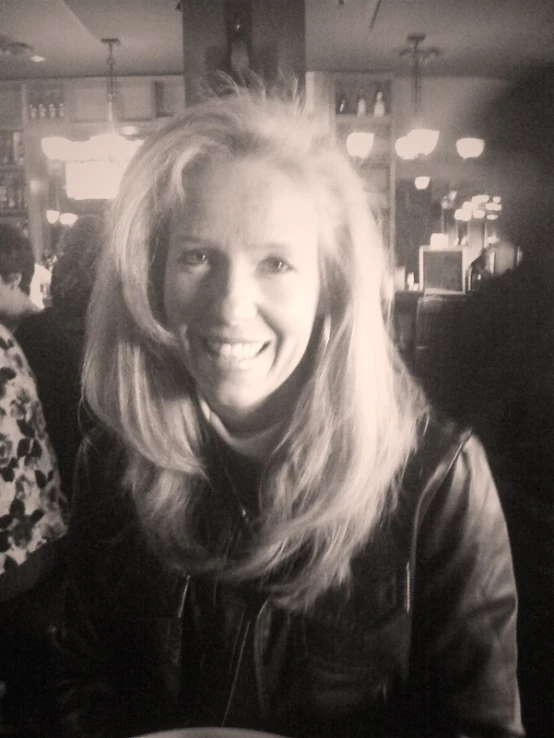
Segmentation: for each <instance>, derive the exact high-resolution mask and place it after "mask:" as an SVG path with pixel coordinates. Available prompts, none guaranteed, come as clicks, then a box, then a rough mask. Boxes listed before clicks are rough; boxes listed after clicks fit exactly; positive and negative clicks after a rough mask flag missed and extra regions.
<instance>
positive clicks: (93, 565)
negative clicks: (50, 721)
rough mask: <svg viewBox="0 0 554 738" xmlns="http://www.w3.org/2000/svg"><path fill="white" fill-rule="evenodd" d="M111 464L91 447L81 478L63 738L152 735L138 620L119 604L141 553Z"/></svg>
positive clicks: (60, 631)
mask: <svg viewBox="0 0 554 738" xmlns="http://www.w3.org/2000/svg"><path fill="white" fill-rule="evenodd" d="M106 467H108V463H107V453H106V454H105V453H104V450H102V451H98V450H93V449H89V453H88V454H87V460H86V463H82V462H81V463H80V465H79V470H78V475H77V478H76V481H77V483H76V486H75V494H74V500H73V508H72V517H71V523H70V530H69V535H68V544H69V551H68V560H69V563H68V568H69V574H68V580H67V583H66V591H65V599H64V607H63V613H62V618H61V622H60V623H59V627H58V628H57V631H56V634H55V643H54V647H55V681H56V709H57V714H58V732H57V735H59V736H63V737H64V738H74V737H75V738H77V736H79V738H116V737H119V736H127V735H138V734H142V733H145V732H148V729H149V728H150V727H151V723H150V719H149V717H152V716H149V715H148V714H147V711H148V709H149V707H148V706H150V705H152V704H156V697H155V695H154V694H153V690H151V685H150V684H147V679H148V670H147V669H146V668H144V664H142V663H141V661H140V656H139V651H140V649H138V648H134V647H133V644H135V645H136V638H135V637H134V635H133V633H134V631H132V628H130V625H131V626H132V623H133V620H132V617H130V616H129V613H128V612H127V613H126V612H125V611H122V609H121V607H120V599H121V598H120V597H119V596H118V594H119V589H120V585H121V586H122V584H123V579H124V577H123V576H120V574H121V572H122V570H125V569H128V568H136V569H137V570H138V569H139V568H140V556H139V555H138V553H137V556H135V554H134V551H135V549H134V548H133V546H132V544H133V542H134V541H133V537H132V535H131V534H130V531H132V529H133V525H132V522H130V521H132V517H131V516H130V514H129V511H128V510H126V506H125V503H124V501H123V498H122V495H121V493H120V491H119V489H118V486H117V483H116V482H114V479H117V473H116V471H115V468H114V467H110V468H109V470H107V469H106ZM99 469H100V471H99ZM110 480H111V481H110ZM139 591H140V589H139ZM142 705H144V711H143V710H142V709H139V708H141V706H142ZM137 706H138V707H137ZM157 706H159V705H157Z"/></svg>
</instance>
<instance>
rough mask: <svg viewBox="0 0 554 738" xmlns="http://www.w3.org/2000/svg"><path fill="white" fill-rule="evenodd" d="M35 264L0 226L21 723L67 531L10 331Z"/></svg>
mask: <svg viewBox="0 0 554 738" xmlns="http://www.w3.org/2000/svg"><path fill="white" fill-rule="evenodd" d="M34 263H35V262H34V257H33V252H32V249H31V246H30V244H29V242H28V241H27V239H26V238H25V237H24V236H22V235H20V234H19V233H18V232H17V230H16V229H14V228H11V227H10V226H5V225H4V224H0V321H1V322H0V654H1V656H0V682H2V683H3V689H2V691H3V692H5V706H6V713H7V715H8V719H10V720H12V721H14V722H16V723H17V724H18V725H19V727H21V726H22V725H24V726H26V728H25V729H28V728H29V721H30V720H31V719H32V718H31V715H33V714H34V715H35V719H36V720H37V719H40V718H39V717H37V715H38V714H39V713H41V709H42V708H43V707H44V704H41V705H39V704H38V703H39V702H40V701H41V699H42V697H41V693H42V695H43V696H44V690H43V687H44V681H43V680H44V679H45V677H46V673H47V672H48V671H49V669H50V666H51V665H50V662H49V648H48V644H47V641H48V633H47V629H48V626H49V623H50V620H49V615H48V613H49V612H53V607H52V605H53V603H54V601H55V599H56V592H57V589H58V585H59V582H60V577H59V569H58V565H59V562H60V560H61V558H62V555H61V547H62V545H63V540H64V536H65V533H66V530H67V505H66V500H65V497H64V495H63V492H62V489H61V484H60V477H59V473H58V464H57V460H56V454H55V452H54V449H53V447H52V444H51V441H50V438H49V436H48V429H47V427H46V422H45V419H44V414H43V410H42V405H41V403H40V399H39V397H38V393H37V388H36V382H35V377H34V374H33V372H32V370H31V369H30V367H29V364H28V362H27V359H26V357H25V355H24V353H23V351H22V350H21V347H20V346H19V344H18V343H17V341H16V340H15V338H14V336H13V334H12V333H11V331H10V327H13V326H14V325H16V324H17V323H18V321H19V320H21V318H22V316H23V315H25V314H27V313H28V312H29V311H30V310H32V309H33V308H31V307H30V306H29V301H28V297H27V295H28V291H29V285H30V282H31V277H32V275H33V271H34ZM41 714H42V713H41ZM0 725H1V723H0ZM35 725H36V723H35Z"/></svg>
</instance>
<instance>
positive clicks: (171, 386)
mask: <svg viewBox="0 0 554 738" xmlns="http://www.w3.org/2000/svg"><path fill="white" fill-rule="evenodd" d="M221 156H225V157H229V156H230V157H239V158H240V157H246V156H254V157H262V158H264V159H266V160H267V161H269V162H271V163H273V164H274V165H275V166H277V167H279V168H282V170H283V171H286V172H287V173H289V174H290V176H291V177H295V178H297V179H298V180H299V181H301V182H303V183H304V184H305V185H306V187H309V188H311V190H310V191H311V192H312V193H313V197H314V201H315V202H316V204H317V207H318V209H319V214H320V234H319V236H320V238H319V246H320V262H321V284H322V295H323V299H324V303H325V311H326V315H325V318H324V320H323V321H322V325H321V326H319V325H318V326H317V331H318V333H317V335H314V340H315V343H316V345H317V347H316V349H315V355H314V360H313V368H312V371H311V372H310V376H309V378H308V379H307V381H306V383H305V386H304V387H303V390H302V392H301V396H300V398H299V400H298V402H297V404H296V406H295V409H294V412H293V413H292V415H291V417H290V420H289V422H288V427H287V428H286V432H285V435H284V438H283V441H282V442H281V443H280V445H279V448H278V449H276V451H275V453H274V454H273V455H272V457H271V458H270V459H269V461H268V463H267V465H266V468H265V470H264V475H263V485H262V488H261V489H260V500H261V516H260V520H259V521H257V522H258V526H257V530H256V536H255V540H254V541H253V543H252V546H251V547H250V549H249V551H248V552H247V553H245V555H244V557H243V558H241V559H240V560H234V561H225V560H221V559H218V558H216V557H215V556H214V555H213V553H212V552H210V551H208V550H205V549H204V548H203V547H202V545H201V544H200V542H199V540H198V536H197V534H196V529H195V523H194V520H195V515H194V513H195V511H196V510H197V505H198V501H199V498H200V497H201V494H202V490H203V485H204V484H205V476H206V468H205V466H204V462H203V451H204V449H203V440H202V439H203V434H202V420H201V417H200V415H199V413H198V407H197V402H196V399H195V393H194V387H193V383H192V380H191V379H190V378H187V375H186V372H185V369H184V367H183V365H182V361H181V360H180V359H179V353H178V349H177V345H176V341H175V339H174V337H173V336H172V335H171V333H170V332H169V331H168V329H167V327H166V325H165V319H164V315H163V308H162V294H161V292H162V278H161V274H162V273H163V264H164V258H165V250H166V246H167V228H168V219H169V217H170V214H171V212H172V209H173V208H174V207H175V206H177V205H179V204H180V203H182V202H184V200H185V199H186V196H187V188H188V187H194V173H195V172H197V171H198V167H199V166H202V165H203V164H205V163H206V162H209V161H212V160H213V159H214V158H215V157H221ZM109 234H110V235H109V239H108V242H107V244H106V247H105V249H104V251H103V254H102V257H101V260H100V264H99V267H98V277H97V281H96V284H95V288H94V292H93V296H92V300H91V304H90V310H89V320H88V341H87V350H86V359H85V370H84V380H83V381H84V391H85V397H86V399H87V400H88V402H89V403H90V405H91V407H92V409H93V410H94V412H95V413H96V414H97V416H98V417H99V418H100V420H101V421H102V422H103V423H104V424H105V425H106V426H107V427H108V428H109V429H111V430H112V431H113V432H115V433H116V434H117V435H118V436H119V438H120V439H121V441H122V443H123V445H124V447H125V449H126V454H127V471H126V475H125V480H126V487H127V489H128V491H129V493H130V494H131V496H132V498H133V500H134V503H135V506H136V510H137V514H138V516H139V518H140V520H141V523H142V526H143V528H144V530H145V532H146V534H147V537H148V539H149V541H150V543H151V545H152V546H153V547H154V548H155V549H156V550H157V552H158V554H159V555H160V557H161V558H162V559H163V560H164V561H165V562H166V563H167V564H168V565H170V566H175V567H178V568H180V569H182V570H188V571H191V570H192V571H194V570H199V569H201V570H204V571H206V570H217V571H218V572H219V575H220V576H221V577H223V578H227V579H230V580H238V579H262V580H268V579H269V578H270V576H271V575H272V574H274V573H275V572H276V571H277V570H279V571H283V569H286V570H288V571H289V572H290V573H289V574H288V575H287V576H286V577H282V578H281V579H279V578H278V577H273V582H272V584H271V588H272V590H273V593H274V596H275V597H276V598H277V600H278V601H279V602H280V603H281V604H282V605H284V606H287V607H289V608H305V607H308V606H309V605H310V604H312V603H313V602H314V600H315V599H316V598H317V597H318V595H320V594H321V593H322V592H324V591H326V590H327V589H329V588H330V587H332V586H336V585H338V584H340V583H343V582H346V581H347V580H348V577H349V573H350V563H351V560H352V558H353V556H354V555H355V554H356V553H357V552H358V551H359V550H360V549H361V547H362V546H363V545H364V544H365V543H366V542H367V540H368V539H369V538H370V536H371V535H372V533H373V532H374V531H375V529H376V527H377V526H378V524H379V522H380V521H381V520H382V519H383V518H384V517H386V515H387V514H390V511H391V510H393V509H394V505H395V501H396V497H397V491H398V484H399V479H400V477H401V473H402V470H403V468H404V466H405V463H406V460H407V458H408V457H409V455H410V452H411V451H412V449H413V448H414V445H415V443H416V437H417V426H418V423H419V422H420V421H421V420H422V419H423V418H424V417H425V414H426V404H425V400H424V398H423V397H422V396H421V395H420V393H419V391H418V389H417V387H416V386H415V385H414V384H413V382H412V380H411V379H410V377H409V375H408V374H407V372H406V371H405V369H404V367H403V365H402V363H401V362H400V361H399V359H398V357H397V354H396V351H395V349H394V347H393V345H392V342H391V339H390V336H389V325H388V323H389V320H390V293H389V290H388V285H389V284H390V282H389V277H390V269H389V267H390V263H389V262H390V259H389V258H388V256H387V252H386V250H385V249H384V247H383V244H382V240H381V238H380V235H379V233H378V230H377V227H376V225H375V221H374V219H373V217H372V216H371V214H370V210H369V207H368V193H367V192H366V190H365V187H364V183H363V181H362V179H361V178H360V177H359V176H358V174H357V173H356V171H355V170H354V168H353V167H352V165H351V163H350V162H349V161H348V159H347V158H346V157H345V155H343V154H342V152H341V151H340V150H339V148H338V146H337V145H336V144H335V142H334V141H333V140H332V137H331V136H329V135H328V134H327V133H326V132H325V131H324V130H322V129H321V127H320V126H319V125H318V124H317V122H316V121H314V120H313V119H312V118H311V117H310V116H309V115H308V114H307V112H306V111H305V109H304V107H303V105H302V103H301V102H300V101H299V99H294V100H292V101H291V100H287V101H284V100H282V99H276V98H273V97H271V96H270V95H269V94H264V93H263V92H260V91H257V92H255V93H252V92H250V93H248V92H245V91H237V92H235V93H234V94H232V95H229V96H226V97H221V98H215V97H214V98H213V99H209V100H206V101H205V102H202V103H201V104H198V105H196V106H194V107H191V108H190V109H189V110H187V111H186V112H185V113H184V114H183V115H182V116H180V117H177V118H175V119H172V120H171V121H170V122H169V123H168V124H166V125H165V126H164V127H163V128H162V129H160V130H159V131H157V132H156V133H154V134H153V135H152V136H151V137H150V138H149V140H147V142H145V144H144V145H143V146H142V147H141V149H139V151H138V153H137V154H136V155H135V157H134V159H133V160H132V161H131V163H130V165H129V167H128V169H127V171H126V174H125V176H124V178H123V181H122V183H121V187H120V192H119V195H118V197H117V199H116V201H115V203H114V206H113V209H112V212H111V224H110V229H109ZM315 331H316V327H314V333H315ZM183 376H185V379H186V381H185V384H183ZM299 560H300V561H302V566H293V564H294V562H297V561H299ZM275 579H277V581H275Z"/></svg>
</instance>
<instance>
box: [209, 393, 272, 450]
mask: <svg viewBox="0 0 554 738" xmlns="http://www.w3.org/2000/svg"><path fill="white" fill-rule="evenodd" d="M198 399H199V403H200V408H201V410H202V413H203V415H204V417H205V418H206V420H207V421H208V423H209V424H210V426H211V427H212V428H213V429H214V430H215V432H216V433H217V435H218V436H219V437H220V438H221V439H222V440H223V441H225V443H226V444H227V445H228V446H229V447H230V448H232V449H233V450H234V451H236V452H237V453H239V454H242V455H243V456H248V457H249V458H251V459H255V460H257V461H263V460H264V459H267V458H268V456H269V455H270V453H271V452H272V451H273V449H274V448H275V445H276V444H277V442H278V440H279V437H280V434H281V432H282V430H283V422H282V421H279V422H277V423H274V424H273V425H270V426H269V427H268V428H264V429H263V430H260V431H253V432H252V431H250V432H247V433H237V432H236V431H230V430H229V429H228V428H227V427H226V426H225V425H224V423H223V421H222V420H221V418H220V417H219V416H218V415H216V414H215V413H214V412H213V410H212V409H211V408H210V406H209V405H208V403H207V402H206V401H205V400H204V399H203V398H202V397H199V398H198Z"/></svg>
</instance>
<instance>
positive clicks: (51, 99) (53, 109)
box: [46, 91, 58, 119]
mask: <svg viewBox="0 0 554 738" xmlns="http://www.w3.org/2000/svg"><path fill="white" fill-rule="evenodd" d="M46 109H47V112H48V114H47V116H46V117H47V118H50V119H54V118H57V116H58V110H57V104H56V93H55V92H53V91H51V92H49V93H48V97H47V99H46Z"/></svg>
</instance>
